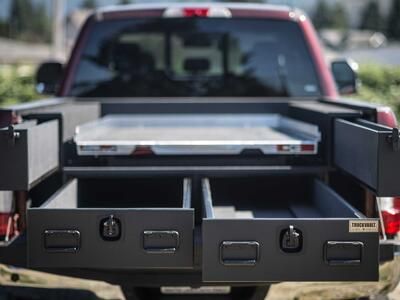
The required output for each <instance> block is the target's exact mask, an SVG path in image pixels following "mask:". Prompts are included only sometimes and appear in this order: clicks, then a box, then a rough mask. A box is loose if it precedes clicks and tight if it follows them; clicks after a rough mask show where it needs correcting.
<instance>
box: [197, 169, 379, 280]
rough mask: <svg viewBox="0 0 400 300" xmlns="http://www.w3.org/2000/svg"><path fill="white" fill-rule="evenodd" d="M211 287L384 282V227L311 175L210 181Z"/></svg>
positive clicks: (207, 263)
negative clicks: (380, 270)
mask: <svg viewBox="0 0 400 300" xmlns="http://www.w3.org/2000/svg"><path fill="white" fill-rule="evenodd" d="M202 188H203V198H204V208H205V209H204V211H205V218H204V219H203V224H202V237H203V261H202V264H203V281H205V282H273V281H314V280H315V281H358V280H362V281H373V280H378V246H379V233H378V231H379V230H378V221H377V220H375V219H366V218H365V217H364V216H363V215H362V214H361V213H360V212H358V211H356V210H355V209H354V208H352V207H351V206H350V205H349V204H348V203H347V202H346V201H345V200H344V199H342V198H341V197H340V196H339V195H338V194H336V193H335V192H334V191H332V190H331V189H330V188H329V187H328V186H327V185H325V184H324V183H323V182H322V181H320V180H317V179H313V178H311V177H307V176H302V177H300V176H291V177H290V176H286V177H254V178H214V179H207V178H206V179H203V182H202Z"/></svg>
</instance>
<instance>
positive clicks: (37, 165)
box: [0, 120, 59, 191]
mask: <svg viewBox="0 0 400 300" xmlns="http://www.w3.org/2000/svg"><path fill="white" fill-rule="evenodd" d="M58 126H59V124H58V121H57V120H53V121H48V122H44V123H41V124H37V122H36V121H33V120H31V121H27V122H24V123H21V124H18V125H15V126H14V127H13V128H11V127H10V128H4V129H0V165H1V168H0V190H14V191H16V190H17V191H18V190H19V191H21V190H28V189H29V188H30V187H31V185H32V184H33V183H35V182H36V181H38V180H39V179H40V178H41V177H43V176H45V175H46V174H49V173H51V172H52V171H54V170H56V169H57V168H58V165H59V131H58V130H59V128H58Z"/></svg>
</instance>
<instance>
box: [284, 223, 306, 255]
mask: <svg viewBox="0 0 400 300" xmlns="http://www.w3.org/2000/svg"><path fill="white" fill-rule="evenodd" d="M280 247H281V249H282V251H284V252H287V253H295V252H300V251H301V249H302V248H303V236H302V233H301V231H300V230H298V229H297V228H294V226H293V225H290V226H289V228H288V229H284V230H282V232H281V237H280Z"/></svg>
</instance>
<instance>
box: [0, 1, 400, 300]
mask: <svg viewBox="0 0 400 300" xmlns="http://www.w3.org/2000/svg"><path fill="white" fill-rule="evenodd" d="M37 83H38V84H37V88H38V90H39V91H40V92H42V93H44V94H53V95H57V97H58V98H55V99H50V100H43V101H38V102H35V103H31V104H24V105H17V106H14V107H9V108H4V109H1V110H0V127H1V129H0V165H1V166H0V190H3V191H7V192H5V193H7V195H8V196H7V197H4V201H9V202H10V205H9V207H11V208H12V209H8V211H7V212H4V213H3V214H2V218H1V219H0V220H1V222H2V223H1V224H0V235H2V236H3V237H5V241H4V242H3V244H2V246H1V247H0V261H1V262H3V263H7V264H14V265H19V266H24V267H30V268H35V269H39V270H46V271H48V272H51V273H56V274H64V275H71V276H77V277H84V278H93V279H100V280H104V281H108V282H112V283H116V284H120V285H121V286H122V287H123V289H124V291H125V292H126V294H127V296H129V295H130V297H137V298H139V297H140V296H141V297H144V298H146V297H147V299H148V298H149V297H151V298H152V299H164V298H163V297H166V298H168V297H171V295H172V294H174V291H175V292H178V293H182V292H186V293H192V294H194V293H199V290H198V289H182V288H177V287H182V286H190V287H199V286H208V287H210V286H212V287H214V288H212V289H209V290H207V288H206V289H205V290H201V292H202V293H206V292H207V291H209V292H210V293H217V294H218V293H221V295H218V297H225V298H226V297H231V298H233V299H245V298H246V297H247V298H249V299H258V298H260V299H262V298H264V297H265V294H266V292H267V291H268V287H269V285H270V284H271V283H272V282H282V281H377V280H378V279H379V263H380V262H381V263H383V262H387V263H391V264H395V263H396V261H395V260H394V254H395V252H396V247H395V245H396V244H397V243H398V240H397V234H398V232H399V230H400V210H399V209H400V202H399V201H398V199H397V198H396V196H398V195H400V184H399V180H398V179H397V176H396V174H397V170H398V168H399V167H400V141H399V132H398V130H397V128H396V127H397V122H396V118H395V116H394V114H393V112H392V111H391V110H390V109H389V108H387V107H382V106H375V105H370V104H365V103H361V102H356V101H350V100H343V99H341V98H340V97H339V93H340V94H350V93H354V92H356V91H357V85H358V80H357V77H356V72H355V71H354V70H353V68H352V66H351V65H350V64H349V63H348V62H347V61H345V60H338V61H334V62H333V63H332V64H331V68H330V67H328V66H327V63H326V61H325V58H324V55H323V52H322V49H321V47H320V45H319V41H318V37H317V35H316V33H315V31H314V28H313V26H312V24H311V22H310V21H309V19H308V17H307V16H306V15H305V14H304V13H303V12H302V11H300V10H297V9H293V8H290V7H284V6H271V5H258V4H257V5H256V4H228V3H220V4H219V3H210V4H203V3H201V4H190V5H189V4H144V5H127V6H113V7H107V8H102V9H99V10H97V11H95V12H94V13H93V14H92V15H91V16H90V17H89V18H88V20H87V21H86V23H85V25H84V26H83V28H82V30H81V33H80V35H79V37H78V39H77V41H76V44H75V47H74V49H73V51H72V54H71V57H70V59H69V61H68V63H67V64H66V65H65V66H63V65H61V64H60V63H57V62H48V63H44V64H43V65H42V66H40V68H39V69H38V72H37ZM7 199H8V200H7ZM221 286H223V287H224V289H222V290H221V289H220V287H221ZM225 287H226V288H228V289H225ZM227 293H228V294H227ZM178 296H179V295H178ZM188 297H189V296H188ZM137 298H134V299H137ZM225 298H224V299H225ZM168 299H169V298H168ZM196 299H197V298H196Z"/></svg>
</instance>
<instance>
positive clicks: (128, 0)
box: [119, 0, 132, 5]
mask: <svg viewBox="0 0 400 300" xmlns="http://www.w3.org/2000/svg"><path fill="white" fill-rule="evenodd" d="M131 3H132V1H131V0H119V4H122V5H124V4H131Z"/></svg>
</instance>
